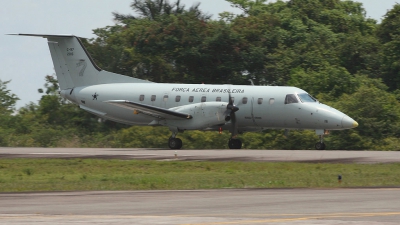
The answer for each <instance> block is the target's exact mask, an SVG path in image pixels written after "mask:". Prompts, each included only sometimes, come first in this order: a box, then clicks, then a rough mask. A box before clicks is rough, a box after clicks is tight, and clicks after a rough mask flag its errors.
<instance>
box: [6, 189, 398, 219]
mask: <svg viewBox="0 0 400 225" xmlns="http://www.w3.org/2000/svg"><path fill="white" fill-rule="evenodd" d="M398 196H400V189H328V190H315V189H240V190H232V189H230V190H229V189H228V190H199V191H115V192H53V193H20V194H13V193H10V194H0V199H1V204H0V223H1V224H28V223H29V224H41V225H49V224H76V223H79V224H140V225H141V224H196V225H200V224H201V225H222V224H247V225H248V224H290V225H297V224H363V225H368V224H384V225H392V224H393V225H394V224H398V223H399V221H400V200H399V198H398Z"/></svg>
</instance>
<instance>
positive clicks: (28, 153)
mask: <svg viewBox="0 0 400 225" xmlns="http://www.w3.org/2000/svg"><path fill="white" fill-rule="evenodd" d="M175 155H176V156H175ZM0 158H102V159H149V160H165V161H167V160H185V161H264V162H315V163H323V162H328V163H392V162H400V152H398V151H317V150H230V149H222V150H217V149H213V150H176V151H175V150H170V149H142V148H127V149H114V148H0Z"/></svg>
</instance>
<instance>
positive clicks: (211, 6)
mask: <svg viewBox="0 0 400 225" xmlns="http://www.w3.org/2000/svg"><path fill="white" fill-rule="evenodd" d="M396 1H397V0H380V1H378V0H358V2H362V3H363V4H364V8H365V9H366V11H367V16H368V17H371V18H374V19H376V20H378V21H380V19H381V18H382V16H383V15H385V13H386V12H387V10H390V9H392V8H393V5H394V4H395V3H396ZM131 2H132V0H118V1H116V0H101V1H99V0H59V1H54V0H2V4H1V7H0V31H1V33H0V66H1V68H0V80H2V81H8V80H11V83H9V84H8V86H7V87H8V89H10V90H11V91H12V93H14V94H16V95H17V96H18V97H19V98H20V99H21V100H19V101H18V102H17V108H19V107H22V106H25V105H26V104H28V103H29V102H31V101H32V102H35V103H37V101H38V100H39V99H40V96H41V95H40V94H39V93H38V92H37V89H39V88H42V87H43V85H44V82H45V81H44V77H45V76H46V75H48V74H49V75H50V74H53V73H54V69H53V63H52V61H51V56H50V52H49V49H48V46H47V41H46V39H43V38H35V37H18V36H9V35H3V34H10V33H33V34H74V35H77V36H81V37H87V38H92V37H94V35H93V33H92V30H93V29H95V28H100V27H105V26H108V25H113V24H114V21H113V20H112V18H113V17H112V14H111V13H112V12H119V13H123V14H128V13H132V10H131V8H130V7H129V5H130V3H131ZM170 2H174V0H170ZM181 2H182V3H183V4H185V5H186V6H187V7H190V6H191V5H193V4H194V3H197V2H201V5H200V8H201V10H202V11H204V12H207V13H209V14H212V15H213V16H214V17H213V18H218V13H220V12H223V11H230V12H236V13H238V12H240V11H238V10H237V9H234V8H232V7H231V6H230V4H229V3H228V2H226V1H225V0H202V1H194V0H181Z"/></svg>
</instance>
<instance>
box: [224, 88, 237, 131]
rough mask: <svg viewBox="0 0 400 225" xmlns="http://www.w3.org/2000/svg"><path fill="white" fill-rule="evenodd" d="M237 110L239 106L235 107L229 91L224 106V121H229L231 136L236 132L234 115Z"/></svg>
mask: <svg viewBox="0 0 400 225" xmlns="http://www.w3.org/2000/svg"><path fill="white" fill-rule="evenodd" d="M238 110H239V107H237V106H235V105H234V104H233V100H232V97H231V93H230V92H229V103H228V105H227V106H226V112H225V121H226V122H228V121H231V124H232V127H231V130H230V131H231V133H232V137H233V136H236V135H237V134H238V131H237V130H238V129H237V123H236V115H235V112H236V111H238Z"/></svg>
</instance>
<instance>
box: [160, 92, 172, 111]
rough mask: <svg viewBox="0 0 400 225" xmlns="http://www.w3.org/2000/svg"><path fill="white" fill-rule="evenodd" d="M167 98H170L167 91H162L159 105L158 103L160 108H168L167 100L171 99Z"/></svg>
mask: <svg viewBox="0 0 400 225" xmlns="http://www.w3.org/2000/svg"><path fill="white" fill-rule="evenodd" d="M169 98H170V96H169V93H168V92H164V94H163V95H162V96H161V105H160V107H161V108H164V109H168V108H170V103H169V101H171V99H169Z"/></svg>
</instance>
